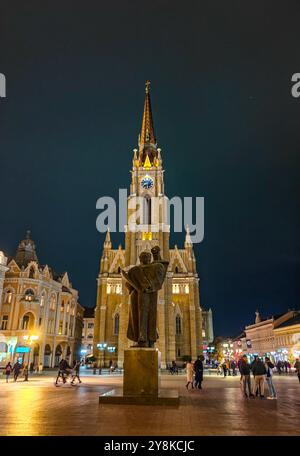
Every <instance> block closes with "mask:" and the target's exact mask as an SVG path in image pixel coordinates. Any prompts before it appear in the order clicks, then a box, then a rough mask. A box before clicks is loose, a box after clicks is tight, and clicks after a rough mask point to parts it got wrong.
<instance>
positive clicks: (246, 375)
mask: <svg viewBox="0 0 300 456" xmlns="http://www.w3.org/2000/svg"><path fill="white" fill-rule="evenodd" d="M250 373H251V368H250V364H249V363H248V358H247V356H246V355H244V356H243V357H242V358H241V362H240V374H241V378H242V385H243V391H244V395H245V397H247V398H248V395H249V397H254V394H253V393H252V389H251V378H250ZM247 387H248V393H247Z"/></svg>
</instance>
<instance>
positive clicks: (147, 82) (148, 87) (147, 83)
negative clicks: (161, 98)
mask: <svg viewBox="0 0 300 456" xmlns="http://www.w3.org/2000/svg"><path fill="white" fill-rule="evenodd" d="M150 84H151V83H150V81H149V80H148V79H147V81H146V82H145V87H146V93H149V92H150Z"/></svg>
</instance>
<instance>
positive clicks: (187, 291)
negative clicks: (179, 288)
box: [184, 283, 190, 294]
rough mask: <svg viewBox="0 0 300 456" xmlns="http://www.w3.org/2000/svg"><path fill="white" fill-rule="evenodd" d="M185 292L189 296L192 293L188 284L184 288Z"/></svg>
mask: <svg viewBox="0 0 300 456" xmlns="http://www.w3.org/2000/svg"><path fill="white" fill-rule="evenodd" d="M184 291H185V294H189V292H190V287H189V284H188V283H187V284H186V285H185V286H184Z"/></svg>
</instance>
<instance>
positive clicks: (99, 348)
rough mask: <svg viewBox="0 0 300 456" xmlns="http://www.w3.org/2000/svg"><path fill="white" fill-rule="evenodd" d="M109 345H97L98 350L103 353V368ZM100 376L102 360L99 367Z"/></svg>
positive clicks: (102, 343)
mask: <svg viewBox="0 0 300 456" xmlns="http://www.w3.org/2000/svg"><path fill="white" fill-rule="evenodd" d="M106 347H107V344H106V343H105V342H99V343H98V344H97V348H98V350H99V351H101V352H102V353H103V355H102V357H103V367H104V366H105V350H106ZM99 374H101V360H100V366H99Z"/></svg>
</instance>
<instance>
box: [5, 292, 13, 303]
mask: <svg viewBox="0 0 300 456" xmlns="http://www.w3.org/2000/svg"><path fill="white" fill-rule="evenodd" d="M12 296H13V294H12V291H11V290H8V291H7V292H6V295H5V302H6V303H7V304H11V303H12Z"/></svg>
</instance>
